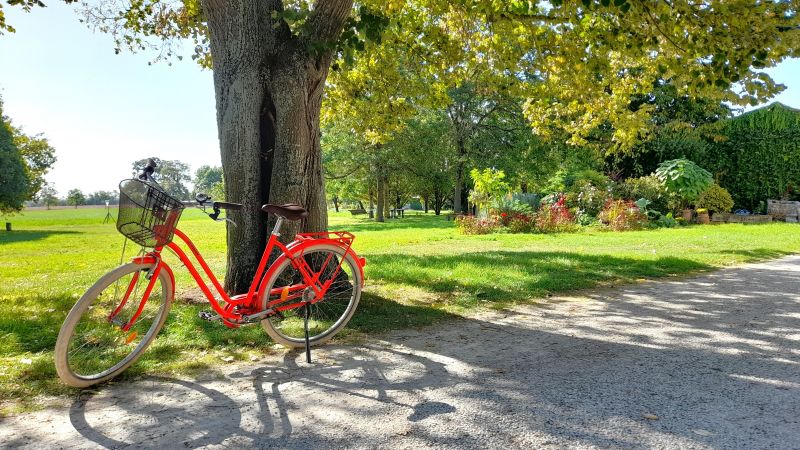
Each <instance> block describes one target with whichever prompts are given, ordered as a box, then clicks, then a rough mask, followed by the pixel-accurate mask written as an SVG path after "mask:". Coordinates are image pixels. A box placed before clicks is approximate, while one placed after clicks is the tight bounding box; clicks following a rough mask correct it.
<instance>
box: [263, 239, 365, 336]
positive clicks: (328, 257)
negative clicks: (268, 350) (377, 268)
mask: <svg viewBox="0 0 800 450" xmlns="http://www.w3.org/2000/svg"><path fill="white" fill-rule="evenodd" d="M303 257H304V258H305V261H306V262H307V263H308V265H309V267H310V268H311V271H312V272H313V273H312V276H314V275H317V274H319V280H320V283H321V284H324V283H326V282H327V281H331V285H330V288H329V289H328V291H327V292H326V293H325V295H324V296H322V297H321V298H315V300H314V303H312V304H311V305H310V313H309V321H308V331H309V343H310V344H311V345H318V344H321V343H323V342H325V341H327V340H329V339H331V338H332V337H333V336H334V335H336V333H338V332H339V331H340V330H341V329H342V328H344V326H345V325H347V322H348V321H350V318H351V317H353V314H354V313H355V311H356V307H357V306H358V301H359V299H360V298H361V285H362V280H361V271H360V270H359V267H358V263H357V262H356V261H355V259H354V258H353V256H352V255H351V254H347V253H346V252H345V250H344V249H343V248H341V247H337V246H335V245H315V246H312V247H309V248H307V249H306V250H304V252H303ZM340 261H341V269H340V270H337V268H338V267H339V262H340ZM264 292H265V293H267V295H263V294H262V300H261V306H262V308H264V309H266V308H268V307H270V304H271V303H273V302H277V301H279V300H280V299H281V296H282V295H283V296H284V297H286V300H284V301H282V302H279V303H277V304H273V305H272V308H273V309H276V308H278V307H280V305H290V304H296V303H298V302H300V301H302V298H303V297H302V296H303V294H304V293H306V294H307V295H309V296H311V297H313V291H312V290H311V287H310V286H309V285H307V284H306V283H305V281H304V279H303V276H302V274H301V273H300V271H299V270H298V269H297V268H295V267H294V266H293V265H292V264H291V261H290V260H288V259H284V260H283V261H282V262H280V263H279V266H278V267H277V268H276V270H275V272H274V274H273V276H272V277H271V279H270V280H269V282H268V283H267V286H266V289H265V291H264ZM303 321H304V308H303V307H302V306H299V307H295V308H292V309H288V310H284V311H280V312H279V313H278V314H275V315H273V316H270V317H268V318H266V319H264V320H262V321H261V324H262V326H263V327H264V330H265V331H266V332H267V334H269V336H270V337H271V338H272V339H273V340H274V341H275V342H277V343H279V344H282V345H284V346H287V347H302V346H304V345H305V332H304V327H303Z"/></svg>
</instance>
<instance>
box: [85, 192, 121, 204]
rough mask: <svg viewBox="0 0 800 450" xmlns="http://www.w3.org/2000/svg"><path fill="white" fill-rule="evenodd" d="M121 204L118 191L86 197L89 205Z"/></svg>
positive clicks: (97, 193)
mask: <svg viewBox="0 0 800 450" xmlns="http://www.w3.org/2000/svg"><path fill="white" fill-rule="evenodd" d="M106 202H109V204H115V205H116V204H117V203H119V192H117V191H96V192H92V193H91V194H89V195H88V196H87V197H86V204H87V205H105V204H106Z"/></svg>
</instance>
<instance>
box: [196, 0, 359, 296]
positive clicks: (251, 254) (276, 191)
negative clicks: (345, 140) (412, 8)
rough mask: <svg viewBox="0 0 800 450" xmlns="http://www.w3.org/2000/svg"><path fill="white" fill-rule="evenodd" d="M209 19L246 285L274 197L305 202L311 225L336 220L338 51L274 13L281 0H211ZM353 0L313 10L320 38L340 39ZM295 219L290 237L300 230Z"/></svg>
mask: <svg viewBox="0 0 800 450" xmlns="http://www.w3.org/2000/svg"><path fill="white" fill-rule="evenodd" d="M202 6H203V10H204V12H205V13H206V18H207V19H208V28H209V36H210V42H211V54H212V57H213V60H214V88H215V93H216V103H217V125H218V127H219V140H220V151H221V154H222V166H223V169H224V170H223V173H224V176H225V193H226V197H227V200H228V201H232V202H240V203H242V204H244V206H245V207H244V208H243V209H242V210H241V211H238V212H231V213H230V216H231V218H232V219H233V220H234V221H235V222H236V223H237V226H235V227H234V226H230V225H229V226H228V270H227V273H226V276H225V287H226V289H227V290H228V291H229V292H231V293H234V294H236V293H242V292H246V291H247V289H248V288H249V286H250V283H251V282H252V279H253V275H254V273H255V269H256V267H257V265H258V261H259V259H260V257H261V253H262V251H263V249H264V245H265V244H266V239H267V234H268V228H269V227H270V226H271V224H272V223H274V217H270V221H269V223H268V222H267V217H266V214H265V213H263V212H261V211H260V207H261V205H262V204H264V203H274V204H282V203H299V204H300V205H302V206H304V207H305V208H306V209H308V210H309V217H308V219H307V220H306V221H305V222H304V228H305V230H308V231H321V230H325V229H326V228H327V208H326V202H325V186H324V179H323V177H322V159H321V149H320V142H319V141H320V131H319V113H320V106H321V102H322V93H323V88H324V85H325V78H326V77H327V73H328V67H329V66H330V62H331V57H332V53H331V51H327V52H317V53H313V54H311V53H309V46H308V42H306V41H304V40H303V38H299V37H296V36H293V35H292V34H291V32H290V30H289V28H288V26H287V25H286V24H285V23H284V22H283V21H280V22H277V23H276V20H280V19H273V18H272V15H273V11H281V10H283V3H282V1H281V0H262V1H259V2H251V1H247V0H202ZM351 7H352V0H329V1H324V0H320V2H319V3H318V5H317V7H316V8H315V11H314V17H309V19H308V20H309V21H311V22H309V24H310V26H309V29H311V30H312V33H314V35H313V36H311V37H310V38H311V39H314V40H329V39H335V37H336V36H338V33H339V31H340V30H341V27H342V24H343V23H344V20H345V18H346V17H347V15H348V14H349V11H350V8H351ZM300 226H301V224H300V223H298V222H292V223H287V225H285V226H284V228H283V232H282V234H283V238H284V239H285V240H291V239H292V238H293V237H294V234H295V233H296V232H298V231H300Z"/></svg>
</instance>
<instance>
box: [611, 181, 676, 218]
mask: <svg viewBox="0 0 800 450" xmlns="http://www.w3.org/2000/svg"><path fill="white" fill-rule="evenodd" d="M617 195H618V196H619V197H620V198H622V199H624V200H638V199H640V198H644V199H646V200H648V201H649V202H650V204H649V205H648V207H649V208H650V209H652V210H655V211H659V212H662V213H663V212H666V211H669V210H670V207H669V194H668V193H667V189H666V188H665V187H664V184H663V183H662V182H661V180H659V179H658V177H656V176H655V175H648V176H646V177H641V178H628V179H627V180H625V181H624V182H623V183H621V184H620V185H619V186H618V188H617Z"/></svg>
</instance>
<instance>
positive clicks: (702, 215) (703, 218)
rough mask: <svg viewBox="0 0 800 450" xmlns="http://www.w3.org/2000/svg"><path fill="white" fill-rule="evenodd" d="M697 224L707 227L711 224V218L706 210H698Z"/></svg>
mask: <svg viewBox="0 0 800 450" xmlns="http://www.w3.org/2000/svg"><path fill="white" fill-rule="evenodd" d="M696 212H697V223H699V224H703V225H706V224H708V223H711V216H709V215H708V210H707V209H706V208H697V210H696Z"/></svg>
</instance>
